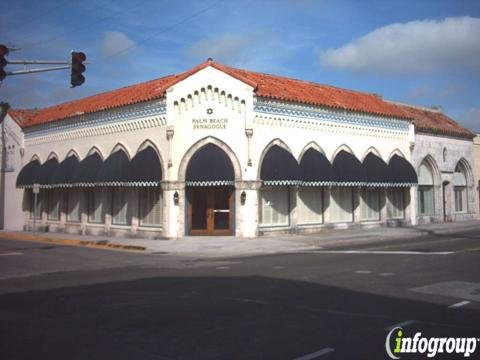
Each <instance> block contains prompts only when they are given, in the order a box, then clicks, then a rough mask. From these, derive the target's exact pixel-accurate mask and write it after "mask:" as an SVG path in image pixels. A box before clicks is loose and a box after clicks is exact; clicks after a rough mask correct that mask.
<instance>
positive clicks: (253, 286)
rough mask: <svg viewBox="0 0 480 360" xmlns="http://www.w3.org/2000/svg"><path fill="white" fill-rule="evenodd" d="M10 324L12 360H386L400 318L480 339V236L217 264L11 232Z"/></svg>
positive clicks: (6, 329)
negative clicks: (39, 239)
mask: <svg viewBox="0 0 480 360" xmlns="http://www.w3.org/2000/svg"><path fill="white" fill-rule="evenodd" d="M201 240H202V239H201V238H199V240H198V241H201ZM238 241H241V240H238ZM0 320H1V322H0V358H1V359H31V358H36V359H302V360H307V359H386V358H388V357H387V354H386V350H385V340H386V336H387V334H388V332H389V331H390V329H391V328H393V327H395V326H401V327H402V328H403V330H404V332H405V333H406V334H408V335H409V336H413V334H414V333H415V332H417V331H420V332H422V334H423V335H424V336H427V337H432V336H447V337H463V336H468V337H476V338H479V337H480V325H479V324H480V234H479V233H478V230H475V231H464V232H458V233H454V234H449V235H431V236H423V237H421V238H417V239H406V240H402V239H398V240H395V241H385V242H376V243H369V244H362V245H355V244H353V245H352V244H349V245H348V246H347V245H340V244H339V245H335V244H333V245H330V246H328V247H323V248H321V249H319V250H315V251H309V252H302V253H294V254H283V255H269V256H257V257H249V258H226V259H220V258H219V259H208V260H203V259H195V258H187V257H184V258H181V257H173V256H169V255H165V254H142V253H134V252H124V251H123V252H122V251H111V250H99V249H90V248H81V247H68V246H56V245H49V244H42V243H34V242H26V241H13V240H0ZM478 347H480V344H479V345H478ZM458 356H459V355H458V354H457V355H455V354H453V355H446V356H444V357H440V356H437V357H435V358H436V359H437V358H447V359H448V358H449V359H457V358H459V357H458ZM401 358H402V359H414V358H426V355H424V356H421V357H420V356H417V357H416V356H415V355H407V354H405V355H402V357H401ZM471 358H480V349H477V350H476V353H475V354H473V355H472V356H471Z"/></svg>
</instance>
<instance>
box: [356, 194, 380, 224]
mask: <svg viewBox="0 0 480 360" xmlns="http://www.w3.org/2000/svg"><path fill="white" fill-rule="evenodd" d="M379 195H380V192H379V190H378V189H362V193H361V202H360V219H361V220H364V221H373V220H380V211H379V208H380V196H379Z"/></svg>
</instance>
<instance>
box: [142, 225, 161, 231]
mask: <svg viewBox="0 0 480 360" xmlns="http://www.w3.org/2000/svg"><path fill="white" fill-rule="evenodd" d="M138 230H151V231H158V230H163V226H162V225H158V226H154V225H139V227H138Z"/></svg>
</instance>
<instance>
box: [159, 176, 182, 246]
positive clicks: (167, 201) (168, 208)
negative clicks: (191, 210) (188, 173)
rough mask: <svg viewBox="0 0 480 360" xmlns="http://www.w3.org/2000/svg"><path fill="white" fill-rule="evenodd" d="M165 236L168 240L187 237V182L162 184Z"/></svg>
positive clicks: (165, 182)
mask: <svg viewBox="0 0 480 360" xmlns="http://www.w3.org/2000/svg"><path fill="white" fill-rule="evenodd" d="M162 194H163V223H162V224H163V234H164V236H165V237H167V238H179V237H183V236H185V217H186V216H185V210H186V209H185V202H186V199H185V195H186V194H185V182H183V181H164V182H162Z"/></svg>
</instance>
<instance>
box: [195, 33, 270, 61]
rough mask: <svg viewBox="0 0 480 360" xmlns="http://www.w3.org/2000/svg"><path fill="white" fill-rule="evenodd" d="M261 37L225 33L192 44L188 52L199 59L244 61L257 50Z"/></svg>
mask: <svg viewBox="0 0 480 360" xmlns="http://www.w3.org/2000/svg"><path fill="white" fill-rule="evenodd" d="M260 37H261V36H259V35H255V34H248V35H231V34H225V35H222V36H219V37H216V38H208V39H202V40H199V41H197V42H196V43H194V44H193V45H192V46H190V47H189V48H188V49H187V54H188V55H189V56H191V57H194V58H197V59H198V60H206V59H207V58H209V57H211V58H213V59H215V60H218V61H221V62H225V63H229V64H238V63H244V62H246V61H247V60H248V58H250V57H251V55H252V53H253V52H254V51H255V48H256V46H255V44H258V43H259V38H260Z"/></svg>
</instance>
